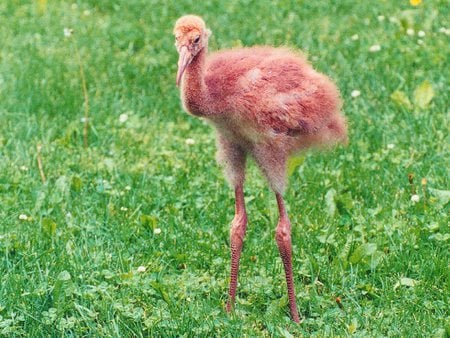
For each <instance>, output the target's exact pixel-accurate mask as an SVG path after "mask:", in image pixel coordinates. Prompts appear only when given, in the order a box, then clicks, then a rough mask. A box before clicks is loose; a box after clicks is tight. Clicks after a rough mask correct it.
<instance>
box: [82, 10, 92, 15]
mask: <svg viewBox="0 0 450 338" xmlns="http://www.w3.org/2000/svg"><path fill="white" fill-rule="evenodd" d="M83 15H84V16H89V15H91V11H90V10H89V9H86V10H85V11H84V12H83Z"/></svg>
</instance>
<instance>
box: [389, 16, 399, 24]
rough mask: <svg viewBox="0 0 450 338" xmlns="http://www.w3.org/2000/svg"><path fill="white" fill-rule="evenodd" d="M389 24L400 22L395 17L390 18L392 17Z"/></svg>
mask: <svg viewBox="0 0 450 338" xmlns="http://www.w3.org/2000/svg"><path fill="white" fill-rule="evenodd" d="M389 22H390V23H397V22H398V19H397V18H396V17H395V16H390V17H389Z"/></svg>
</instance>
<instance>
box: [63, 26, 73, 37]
mask: <svg viewBox="0 0 450 338" xmlns="http://www.w3.org/2000/svg"><path fill="white" fill-rule="evenodd" d="M72 34H73V29H72V28H64V36H65V37H66V38H70V37H71V36H72Z"/></svg>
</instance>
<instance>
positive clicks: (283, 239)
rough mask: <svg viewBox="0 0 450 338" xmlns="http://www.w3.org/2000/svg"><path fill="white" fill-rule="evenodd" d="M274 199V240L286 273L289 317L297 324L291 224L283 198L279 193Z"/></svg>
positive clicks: (298, 318)
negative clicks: (275, 222)
mask: <svg viewBox="0 0 450 338" xmlns="http://www.w3.org/2000/svg"><path fill="white" fill-rule="evenodd" d="M276 197H277V203H278V211H279V213H280V220H279V222H278V225H277V230H276V235H275V239H276V241H277V244H278V249H279V250H280V256H281V260H282V261H283V265H284V272H285V273H286V283H287V289H288V297H289V309H290V311H291V317H292V320H293V321H294V322H296V323H299V322H300V317H299V315H298V311H297V304H296V302H295V291H294V278H293V273H292V244H291V223H290V222H289V218H288V215H287V212H286V209H285V207H284V201H283V197H282V196H281V194H280V193H276Z"/></svg>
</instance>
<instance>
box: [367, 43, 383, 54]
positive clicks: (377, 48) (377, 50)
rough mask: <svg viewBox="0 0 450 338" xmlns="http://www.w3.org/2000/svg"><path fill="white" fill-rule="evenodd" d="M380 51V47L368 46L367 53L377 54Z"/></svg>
mask: <svg viewBox="0 0 450 338" xmlns="http://www.w3.org/2000/svg"><path fill="white" fill-rule="evenodd" d="M380 50H381V46H380V45H373V46H370V48H369V52H372V53H375V52H379V51H380Z"/></svg>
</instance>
